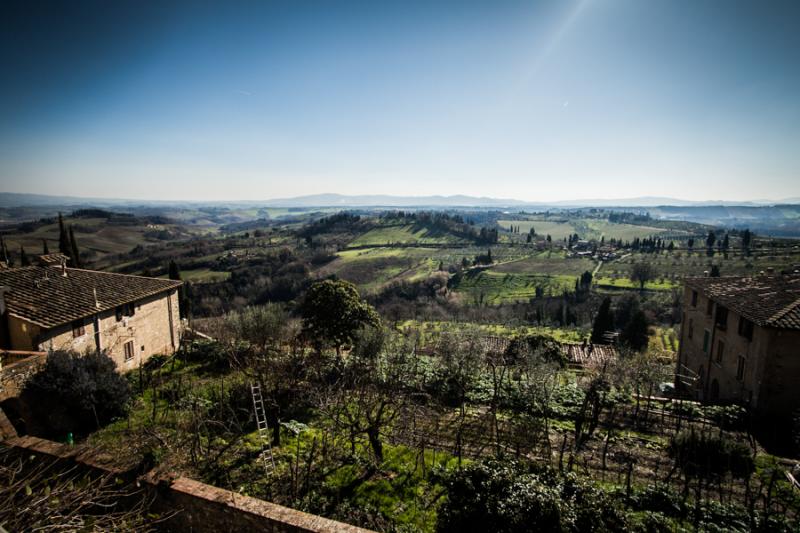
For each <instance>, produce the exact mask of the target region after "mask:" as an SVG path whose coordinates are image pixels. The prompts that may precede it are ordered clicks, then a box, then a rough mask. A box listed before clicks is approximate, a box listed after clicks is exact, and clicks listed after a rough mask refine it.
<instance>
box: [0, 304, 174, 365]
mask: <svg viewBox="0 0 800 533" xmlns="http://www.w3.org/2000/svg"><path fill="white" fill-rule="evenodd" d="M83 322H84V328H85V333H84V334H83V335H81V336H79V337H74V336H73V333H72V324H64V325H63V326H59V327H57V328H52V329H49V330H44V331H43V330H42V329H41V328H40V327H39V326H37V325H35V324H32V323H30V322H28V321H25V320H23V319H20V318H16V317H13V316H9V317H8V325H9V334H10V338H11V344H12V347H13V348H14V349H17V350H73V351H76V352H80V353H84V352H87V351H92V350H95V349H96V348H97V341H98V333H99V344H100V349H101V350H104V351H106V352H107V353H108V354H109V355H110V356H111V358H112V359H113V360H114V362H115V363H116V364H117V367H118V368H119V369H120V370H121V371H125V370H129V369H132V368H136V367H137V366H138V365H139V364H141V363H143V362H145V361H147V359H149V358H150V357H152V356H153V355H155V354H172V353H174V352H175V350H176V349H177V348H178V343H179V339H180V310H179V307H178V297H177V293H176V291H170V292H164V293H161V294H157V295H155V296H151V297H149V298H145V299H143V300H139V301H137V302H135V313H134V315H133V316H130V317H124V318H122V320H117V314H116V310H113V309H112V310H108V311H104V312H101V313H97V314H96V315H94V316H91V317H87V318H85V319H84V321H83ZM128 341H132V342H133V347H134V350H133V357H132V358H131V359H129V360H127V361H126V360H125V348H124V346H125V343H126V342H128Z"/></svg>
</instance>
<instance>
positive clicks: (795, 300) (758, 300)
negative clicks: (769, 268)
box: [686, 274, 800, 329]
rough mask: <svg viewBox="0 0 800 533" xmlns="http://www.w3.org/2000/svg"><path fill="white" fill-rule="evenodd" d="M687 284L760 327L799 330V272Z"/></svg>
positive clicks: (703, 280) (694, 279) (691, 280)
mask: <svg viewBox="0 0 800 533" xmlns="http://www.w3.org/2000/svg"><path fill="white" fill-rule="evenodd" d="M686 285H688V286H689V287H691V288H693V289H696V290H698V291H700V292H702V293H703V294H705V295H706V296H708V297H709V298H711V299H712V300H714V301H715V302H718V303H720V304H721V305H724V306H725V307H727V308H728V309H731V310H732V311H735V312H736V313H738V314H740V315H742V316H743V317H745V318H747V319H748V320H751V321H752V322H755V323H756V324H758V325H759V326H769V327H774V328H782V329H800V275H797V274H777V275H762V276H755V277H734V276H726V277H719V278H710V277H704V278H687V279H686Z"/></svg>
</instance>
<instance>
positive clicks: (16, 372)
mask: <svg viewBox="0 0 800 533" xmlns="http://www.w3.org/2000/svg"><path fill="white" fill-rule="evenodd" d="M46 360H47V354H45V353H35V354H34V355H31V356H29V357H26V358H25V359H19V360H17V361H16V362H14V363H11V364H8V365H4V366H3V368H2V370H0V402H2V401H5V400H7V399H9V398H14V397H16V396H19V393H20V391H22V389H23V388H24V386H25V382H27V381H28V379H30V377H31V376H32V375H33V374H35V373H36V372H37V371H38V370H39V369H40V368H42V367H43V366H44V363H45V361H46Z"/></svg>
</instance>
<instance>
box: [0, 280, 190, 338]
mask: <svg viewBox="0 0 800 533" xmlns="http://www.w3.org/2000/svg"><path fill="white" fill-rule="evenodd" d="M66 274H67V275H66V276H64V275H62V270H61V268H53V267H40V266H29V267H21V268H9V269H5V270H0V285H2V286H7V287H9V288H10V289H11V290H10V291H9V292H6V294H5V300H6V306H7V308H8V313H9V315H11V316H15V317H18V318H21V319H24V320H27V321H29V322H32V323H34V324H36V325H38V326H41V327H44V328H52V327H55V326H59V325H62V324H68V323H71V322H72V321H73V320H77V319H80V318H85V317H87V316H91V315H93V314H95V313H97V312H98V311H106V310H109V309H115V308H116V307H117V306H119V305H123V304H126V303H130V302H133V301H136V300H141V299H143V298H147V297H148V296H152V295H154V294H158V293H160V292H163V291H167V290H170V289H174V288H176V287H178V286H180V285H181V282H180V281H173V280H166V279H156V278H145V277H142V276H130V275H127V274H115V273H111V272H98V271H95V270H83V269H78V268H67V269H66ZM95 292H96V294H97V297H96V299H95Z"/></svg>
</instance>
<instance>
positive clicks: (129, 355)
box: [123, 341, 133, 362]
mask: <svg viewBox="0 0 800 533" xmlns="http://www.w3.org/2000/svg"><path fill="white" fill-rule="evenodd" d="M123 348H124V349H125V362H128V361H130V360H131V359H133V341H128V342H126V343H125V345H124V346H123Z"/></svg>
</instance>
